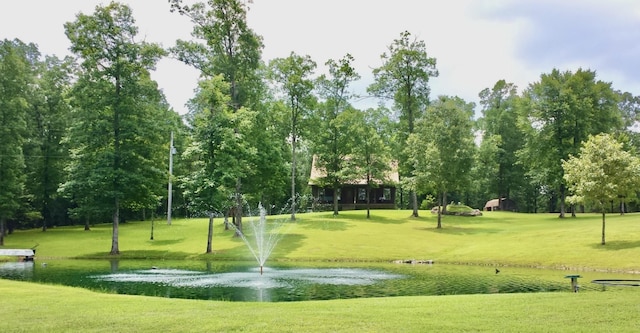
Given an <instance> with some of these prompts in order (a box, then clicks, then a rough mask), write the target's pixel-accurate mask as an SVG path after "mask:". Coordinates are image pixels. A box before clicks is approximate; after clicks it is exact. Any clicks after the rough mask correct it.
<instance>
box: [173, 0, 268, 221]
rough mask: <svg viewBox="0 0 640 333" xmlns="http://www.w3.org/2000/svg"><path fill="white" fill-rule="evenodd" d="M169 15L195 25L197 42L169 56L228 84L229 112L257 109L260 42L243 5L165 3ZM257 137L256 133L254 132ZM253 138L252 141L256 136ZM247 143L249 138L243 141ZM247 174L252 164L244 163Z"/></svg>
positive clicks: (239, 201) (234, 1)
mask: <svg viewBox="0 0 640 333" xmlns="http://www.w3.org/2000/svg"><path fill="white" fill-rule="evenodd" d="M169 3H170V6H171V11H172V12H176V11H177V12H178V13H179V14H180V15H185V16H187V17H188V18H189V19H191V22H192V23H193V24H194V25H195V26H194V28H193V31H192V34H191V35H192V36H193V37H194V38H196V39H199V40H201V41H203V43H202V42H199V41H183V40H178V41H177V42H176V46H175V47H173V48H172V49H171V51H172V53H173V54H174V55H175V56H176V57H177V58H178V59H179V60H181V61H183V62H184V63H186V64H189V65H192V66H194V67H195V68H198V69H199V70H200V71H201V72H202V75H203V76H204V77H209V78H211V77H213V76H216V75H222V76H223V77H224V80H225V81H226V82H227V83H229V96H230V99H229V104H230V107H231V109H232V110H234V111H237V110H239V109H241V108H243V107H245V108H248V109H258V104H259V101H260V98H259V97H260V96H261V94H262V93H263V88H264V87H263V82H262V79H261V78H260V76H259V75H258V74H259V68H260V65H261V62H260V58H261V55H262V48H263V45H262V38H261V37H259V36H258V35H256V34H255V33H254V32H253V31H252V30H251V29H250V28H249V27H248V26H247V22H246V19H247V17H246V10H247V8H246V7H245V5H244V3H243V2H241V1H239V0H209V1H208V2H207V3H206V4H205V3H202V2H198V3H195V4H193V5H190V6H189V5H183V1H182V0H169ZM256 133H257V134H259V131H258V132H256ZM257 134H256V135H255V136H254V137H256V136H258V135H257ZM245 139H246V140H249V141H251V139H252V137H251V136H249V137H246V138H245ZM244 163H245V165H247V166H248V168H247V170H250V169H251V168H250V166H251V165H252V164H253V163H252V161H248V160H247V161H244ZM244 176H248V174H246V173H245V174H244V175H243V176H240V178H238V179H237V180H236V191H235V198H236V206H235V208H236V209H235V213H236V215H235V216H236V223H237V227H238V228H239V230H240V231H242V214H243V213H242V208H243V207H242V206H243V195H242V191H243V188H242V184H243V182H246V181H247V179H243V177H244Z"/></svg>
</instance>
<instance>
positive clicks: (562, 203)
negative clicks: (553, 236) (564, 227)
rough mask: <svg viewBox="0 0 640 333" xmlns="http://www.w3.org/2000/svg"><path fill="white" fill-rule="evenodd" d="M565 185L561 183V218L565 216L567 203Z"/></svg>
mask: <svg viewBox="0 0 640 333" xmlns="http://www.w3.org/2000/svg"><path fill="white" fill-rule="evenodd" d="M566 195H567V194H566V193H565V187H564V184H560V216H559V217H560V218H561V219H562V218H564V215H565V214H564V213H565V205H564V200H565V199H566Z"/></svg>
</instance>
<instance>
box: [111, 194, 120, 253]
mask: <svg viewBox="0 0 640 333" xmlns="http://www.w3.org/2000/svg"><path fill="white" fill-rule="evenodd" d="M119 223H120V201H119V200H118V199H117V198H116V202H115V209H114V212H113V234H112V236H111V252H110V253H109V254H111V255H116V254H120V249H119V248H118V225H119Z"/></svg>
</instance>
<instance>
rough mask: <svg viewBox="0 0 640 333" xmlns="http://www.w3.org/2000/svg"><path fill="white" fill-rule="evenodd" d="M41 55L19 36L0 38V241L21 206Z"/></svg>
mask: <svg viewBox="0 0 640 333" xmlns="http://www.w3.org/2000/svg"><path fill="white" fill-rule="evenodd" d="M38 56H39V54H38V52H37V48H36V46H35V45H33V44H25V43H23V42H22V41H20V40H17V39H16V40H7V39H5V40H2V41H0V91H2V94H0V121H1V122H2V126H0V142H2V144H0V188H1V189H2V190H0V245H4V236H5V234H6V223H7V220H8V219H11V218H14V214H15V213H16V211H17V210H18V209H19V208H20V206H21V198H22V194H23V189H24V181H25V178H24V156H23V151H22V147H23V143H24V140H25V135H26V133H25V131H26V121H27V119H26V118H27V110H28V108H29V103H28V101H29V87H31V86H32V85H33V83H34V75H33V68H34V67H33V66H34V62H35V59H37V57H38Z"/></svg>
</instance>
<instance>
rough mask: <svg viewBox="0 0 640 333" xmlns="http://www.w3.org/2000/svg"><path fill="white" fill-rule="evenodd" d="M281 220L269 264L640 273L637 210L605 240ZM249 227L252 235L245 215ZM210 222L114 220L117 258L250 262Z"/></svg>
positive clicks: (577, 222) (42, 254)
mask: <svg viewBox="0 0 640 333" xmlns="http://www.w3.org/2000/svg"><path fill="white" fill-rule="evenodd" d="M269 219H271V220H272V221H283V220H284V221H285V222H284V223H282V224H281V226H280V230H279V232H280V233H281V235H282V238H281V240H280V241H279V243H278V245H277V246H276V248H275V250H274V253H273V254H272V255H271V257H270V259H269V260H270V261H279V260H282V261H290V260H300V261H315V260H318V261H391V260H397V259H431V260H434V261H435V262H442V263H465V264H482V265H486V264H491V265H504V266H509V265H512V266H526V267H546V268H562V269H576V270H581V269H586V270H613V271H636V270H640V256H639V255H640V214H626V215H624V216H621V215H618V214H612V215H609V216H607V219H606V221H607V224H606V239H607V244H606V245H601V244H600V239H601V231H602V223H601V216H600V215H598V214H579V215H578V217H576V218H571V217H567V218H565V219H559V218H558V217H557V215H556V214H517V213H507V212H486V213H485V214H484V216H480V217H462V216H446V217H444V218H443V228H442V229H436V217H435V216H434V215H432V214H430V213H429V212H427V211H421V212H420V217H418V218H414V217H411V213H410V211H402V210H380V211H373V212H372V217H371V219H366V217H365V212H364V211H347V212H341V213H340V215H338V216H333V215H332V214H331V213H306V214H297V220H296V222H288V221H287V219H288V216H271V217H269ZM244 224H245V232H246V233H247V234H248V236H249V237H251V230H250V228H249V227H248V220H247V218H245V222H244ZM207 227H208V220H207V219H174V220H173V221H172V224H171V225H167V223H166V221H163V220H156V221H155V222H154V240H150V234H151V222H150V221H146V222H128V223H124V224H121V225H120V232H119V248H120V252H121V254H120V256H119V257H120V258H164V259H211V260H251V259H252V257H251V253H250V252H249V250H248V248H247V247H246V246H245V244H244V243H243V241H242V239H240V238H238V237H234V236H233V235H234V232H233V231H232V230H226V231H225V230H224V227H223V224H222V219H216V220H215V230H214V238H213V251H214V253H211V254H205V250H206V245H207ZM111 233H112V228H111V225H110V224H100V225H95V226H93V227H92V228H91V230H90V231H84V230H83V228H82V227H59V228H49V229H48V230H47V231H46V232H41V231H40V230H39V229H34V230H28V231H16V232H15V233H14V234H12V235H9V236H7V237H6V238H5V248H31V247H33V246H35V245H37V257H38V258H43V259H47V258H108V257H110V256H109V250H110V249H111Z"/></svg>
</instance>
